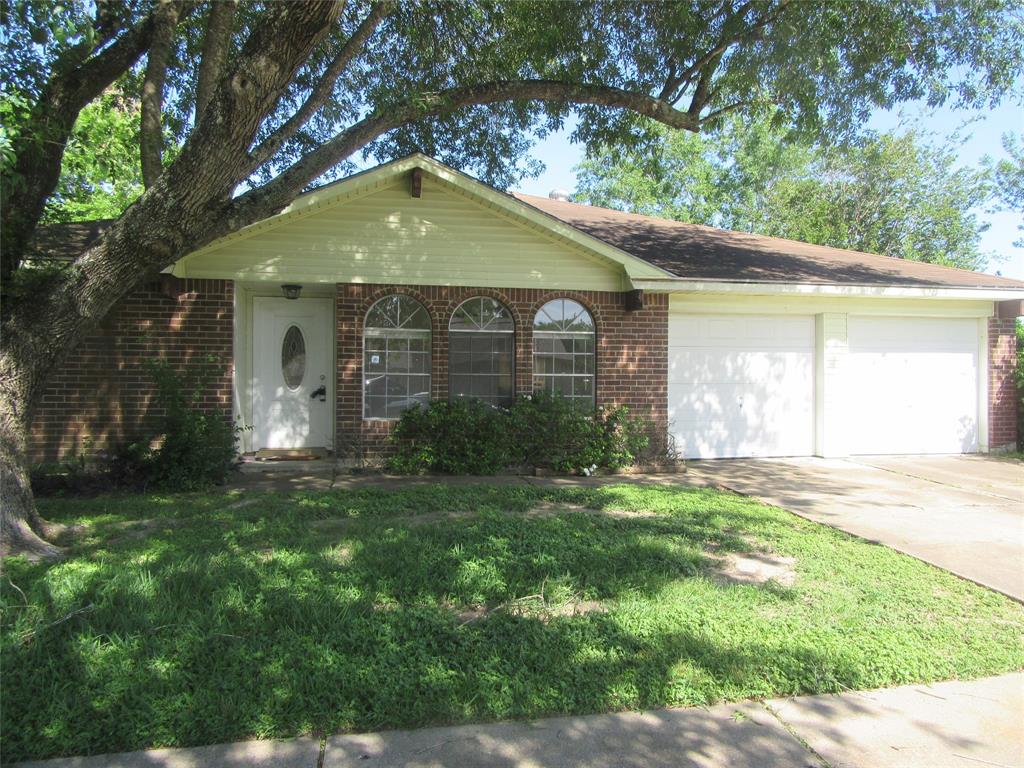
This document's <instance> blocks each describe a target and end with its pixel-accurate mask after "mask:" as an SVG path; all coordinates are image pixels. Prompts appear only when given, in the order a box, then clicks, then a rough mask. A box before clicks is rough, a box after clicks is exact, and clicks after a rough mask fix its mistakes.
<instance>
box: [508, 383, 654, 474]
mask: <svg viewBox="0 0 1024 768" xmlns="http://www.w3.org/2000/svg"><path fill="white" fill-rule="evenodd" d="M509 419H510V424H509V434H511V435H512V436H513V444H514V445H515V446H516V447H517V448H518V451H519V454H518V456H520V457H522V460H521V462H520V463H523V464H528V465H530V466H534V467H541V468H544V469H551V470H554V471H556V472H568V473H581V472H585V473H590V472H593V471H595V470H597V469H620V468H622V467H626V466H629V465H630V464H632V463H633V462H634V461H635V460H636V459H637V458H638V457H639V456H640V455H641V454H642V453H643V451H644V450H645V449H646V448H647V445H648V442H649V438H648V436H647V429H648V427H649V425H648V424H647V423H646V422H644V421H643V420H641V419H634V418H631V417H630V415H629V409H628V408H627V407H625V406H616V407H614V408H608V407H605V406H600V407H599V408H598V409H597V413H596V414H590V413H587V412H585V411H583V410H582V409H581V408H580V407H579V405H578V404H576V403H574V402H573V401H572V400H569V399H567V398H564V397H561V396H558V395H551V394H549V393H546V392H537V393H535V394H533V395H529V396H527V397H523V398H520V399H519V400H517V401H516V403H515V405H513V407H512V409H511V411H510V412H509Z"/></svg>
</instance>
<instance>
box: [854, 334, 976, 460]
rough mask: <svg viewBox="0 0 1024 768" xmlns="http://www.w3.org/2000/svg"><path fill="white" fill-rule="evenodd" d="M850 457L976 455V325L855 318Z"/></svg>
mask: <svg viewBox="0 0 1024 768" xmlns="http://www.w3.org/2000/svg"><path fill="white" fill-rule="evenodd" d="M849 322H850V336H849V340H850V359H849V365H848V371H849V376H850V387H849V391H850V414H851V418H850V430H851V433H850V439H849V450H850V453H854V454H864V453H971V452H972V451H977V450H978V442H979V440H978V413H979V407H978V375H979V366H978V360H979V338H978V321H977V320H974V319H969V320H966V319H960V318H956V319H953V318H930V317H918V318H911V317H854V316H851V317H850V321H849Z"/></svg>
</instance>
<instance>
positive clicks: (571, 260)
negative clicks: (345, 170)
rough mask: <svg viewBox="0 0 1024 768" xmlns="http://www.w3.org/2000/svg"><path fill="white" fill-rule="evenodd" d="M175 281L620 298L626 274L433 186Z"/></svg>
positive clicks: (235, 246)
mask: <svg viewBox="0 0 1024 768" xmlns="http://www.w3.org/2000/svg"><path fill="white" fill-rule="evenodd" d="M175 274H178V275H179V276H187V277H209V278H226V279H234V280H240V281H245V282H259V281H272V282H298V283H337V282H355V283H402V284H421V285H474V286H477V285H479V286H494V287H508V288H513V287H522V288H526V287H542V288H563V289H573V288H578V289H581V290H610V291H619V290H622V289H623V288H624V287H626V276H625V271H624V269H623V267H622V266H621V265H619V264H614V263H611V262H610V261H607V260H605V259H604V258H602V257H599V256H595V255H593V254H589V253H586V252H584V251H583V249H582V248H577V247H575V246H572V245H570V244H569V243H566V242H562V241H560V240H558V239H557V238H555V237H554V236H549V235H546V234H544V233H543V232H541V231H540V230H538V229H535V228H532V227H529V226H526V225H524V224H521V223H519V222H515V221H513V220H511V219H510V218H508V217H507V216H506V215H504V214H503V213H500V212H498V211H496V210H493V209H490V208H487V207H485V206H483V205H481V204H479V203H477V202H475V201H472V200H470V199H469V198H468V197H466V196H465V195H463V194H460V193H458V192H456V191H454V190H451V189H448V188H446V187H444V186H442V185H441V184H440V183H438V182H434V181H432V180H429V179H427V178H425V179H424V181H423V194H422V197H420V198H413V197H411V195H410V194H409V186H408V182H405V183H401V184H396V185H394V186H391V187H389V188H386V189H383V190H380V191H377V192H375V193H372V194H368V195H365V196H362V197H357V198H356V199H353V200H349V201H346V202H343V203H339V204H335V205H330V206H326V207H325V208H323V209H322V210H318V211H314V212H312V213H310V214H308V215H304V216H301V217H298V218H295V219H292V220H290V221H288V222H285V223H283V224H281V225H279V226H276V227H267V228H266V229H265V230H259V229H257V230H255V231H254V232H253V233H252V234H251V235H249V236H247V237H239V238H234V239H229V240H226V241H225V242H224V243H223V244H222V245H220V246H218V247H216V248H215V249H214V250H211V251H208V252H205V253H204V252H200V253H198V254H196V255H194V256H190V257H186V258H185V259H184V260H182V262H180V263H179V265H178V267H177V268H176V269H175Z"/></svg>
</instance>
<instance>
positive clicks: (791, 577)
mask: <svg viewBox="0 0 1024 768" xmlns="http://www.w3.org/2000/svg"><path fill="white" fill-rule="evenodd" d="M712 558H713V560H714V561H715V564H714V565H713V566H712V567H711V577H712V578H714V579H715V580H716V581H719V582H721V583H725V584H752V585H755V586H763V585H765V584H767V583H769V582H775V583H776V584H779V585H780V586H783V587H791V586H793V584H794V583H795V582H796V571H795V570H794V566H795V565H796V558H794V557H782V556H780V555H776V554H774V553H771V552H729V553H727V554H724V555H712Z"/></svg>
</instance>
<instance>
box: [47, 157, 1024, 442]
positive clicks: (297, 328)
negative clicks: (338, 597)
mask: <svg viewBox="0 0 1024 768" xmlns="http://www.w3.org/2000/svg"><path fill="white" fill-rule="evenodd" d="M63 227H64V228H63V229H61V228H59V227H57V228H51V229H49V230H47V231H45V232H43V233H42V235H41V239H40V242H41V245H40V246H39V247H40V248H41V249H42V250H44V251H48V252H49V253H51V254H54V255H57V256H59V255H60V254H59V252H60V250H61V248H62V247H63V248H65V249H70V251H71V252H74V249H77V248H80V247H81V246H82V244H83V243H84V242H87V241H88V240H89V239H90V238H93V237H96V236H97V234H98V233H99V231H100V230H101V229H102V226H101V225H96V224H89V223H87V224H81V225H63ZM1022 300H1024V282H1019V281H1014V280H1008V279H1003V278H1000V277H993V276H990V275H985V274H979V273H974V272H969V271H963V270H957V269H950V268H946V267H940V266H935V265H931V264H922V263H915V262H908V261H902V260H897V259H892V258H887V257H883V256H876V255H871V254H864V253H856V252H852V251H844V250H839V249H835V248H828V247H822V246H815V245H808V244H805V243H799V242H793V241H788V240H781V239H777V238H769V237H761V236H757V235H750V234H742V233H737V232H726V231H722V230H717V229H713V228H709V227H702V226H694V225H689V224H681V223H678V222H670V221H663V220H659V219H653V218H648V217H643V216H636V215H631V214H626V213H621V212H617V211H610V210H605V209H600V208H595V207H590V206H585V205H577V204H574V203H571V202H568V201H565V200H558V199H549V198H538V197H532V196H528V195H509V194H505V193H503V192H499V191H497V190H495V189H492V188H491V187H488V186H487V185H485V184H482V183H480V182H478V181H476V180H474V179H472V178H470V177H469V176H466V175H464V174H462V173H459V172H457V171H455V170H453V169H451V168H449V167H447V166H445V165H443V164H441V163H439V162H437V161H435V160H433V159H431V158H429V157H426V156H424V155H421V154H415V155H412V156H409V157H406V158H404V159H401V160H397V161H395V162H391V163H388V164H385V165H382V166H379V167H377V168H375V169H373V170H370V171H366V172H364V173H360V174H357V175H355V176H351V177H349V178H346V179H344V180H341V181H339V182H336V183H333V184H330V185H327V186H324V187H322V188H320V189H317V190H315V191H312V192H310V193H307V194H305V195H303V196H301V197H299V198H298V199H297V200H295V202H294V203H293V204H292V205H291V206H289V207H288V208H287V209H286V210H284V211H282V212H281V213H280V214H278V215H275V216H272V217H270V218H268V219H266V220H264V221H260V222H258V223H256V224H253V225H252V226H249V227H247V228H245V229H243V230H241V231H239V232H236V233H234V234H231V235H228V236H226V237H224V238H222V239H220V240H217V241H216V242H213V243H211V244H210V245H208V246H206V247H204V248H202V249H201V250H199V251H197V252H195V253H192V254H190V255H188V256H186V257H185V258H183V259H181V260H180V261H179V262H178V263H176V264H175V265H174V266H173V268H171V269H170V270H168V271H167V272H166V274H163V275H161V276H160V278H159V280H157V281H154V282H153V283H151V284H149V285H147V286H146V287H145V288H144V289H143V290H140V291H138V292H136V293H134V294H132V295H131V296H129V297H127V298H126V299H125V300H124V301H123V302H121V304H120V305H119V306H118V307H117V308H116V309H115V310H114V311H113V312H112V313H111V315H110V317H109V318H108V319H107V321H106V322H105V323H104V325H103V327H102V328H101V329H100V330H99V331H98V332H97V333H95V334H93V335H92V336H90V337H89V338H88V339H87V340H85V342H84V343H82V344H81V346H80V347H79V348H78V349H77V351H76V352H75V353H74V354H73V355H72V357H71V358H70V359H69V360H68V361H67V363H66V364H65V365H64V367H63V368H62V369H61V370H60V371H57V372H55V374H54V376H53V377H52V379H51V382H50V385H49V388H48V390H47V392H46V393H45V395H44V396H43V399H42V404H41V408H40V411H39V417H38V418H37V420H36V426H35V429H34V432H33V435H32V440H33V452H34V454H35V458H37V459H53V458H56V457H57V456H60V455H62V454H67V453H69V452H75V451H80V450H83V449H85V448H89V449H91V450H97V449H100V448H104V447H111V446H113V445H114V444H116V443H118V442H122V441H125V440H128V439H130V438H131V437H132V436H134V435H135V434H137V433H138V431H139V429H140V428H141V425H142V424H143V423H144V422H145V419H146V418H147V413H148V411H149V408H150V403H151V399H152V388H151V386H150V385H149V384H148V380H147V378H146V375H145V374H144V372H143V371H142V369H141V367H140V362H141V360H142V359H144V358H146V357H151V356H163V357H166V358H169V359H172V360H176V361H182V362H183V361H185V360H187V359H189V358H193V357H195V356H197V355H204V354H215V355H217V356H219V357H221V358H222V359H224V360H226V361H229V363H230V365H228V366H227V367H226V369H225V372H224V375H223V376H222V377H221V378H220V379H219V380H218V381H216V382H214V384H212V385H211V388H210V391H209V394H208V398H207V401H206V402H207V405H208V406H209V407H210V408H213V409H221V410H223V411H224V412H225V413H231V414H232V415H233V416H234V418H236V419H237V420H238V421H239V422H240V423H241V424H243V425H245V426H247V427H251V429H248V430H246V431H245V432H244V433H243V435H242V443H243V444H242V448H243V450H244V451H247V452H251V451H260V450H272V449H288V448H328V449H331V450H334V451H335V452H336V453H337V455H338V456H339V457H342V458H344V457H352V456H365V455H373V454H375V453H379V452H380V451H381V450H382V449H383V448H384V447H385V445H386V439H387V436H388V433H389V431H390V429H391V428H392V425H393V424H394V423H395V419H396V418H397V417H398V416H399V415H400V414H401V412H402V411H403V410H404V409H406V408H408V407H409V406H411V405H413V404H416V403H425V402H427V401H428V400H430V399H444V398H454V397H479V398H482V399H484V400H486V401H489V402H492V403H495V404H503V403H507V402H509V401H510V400H511V399H512V398H514V397H515V396H516V395H522V394H526V393H529V392H531V391H533V390H535V389H548V390H558V391H561V392H563V393H565V394H566V395H568V396H571V397H573V398H576V399H578V400H580V401H581V402H584V403H586V404H611V403H622V404H625V405H628V406H629V408H630V409H631V410H632V411H633V413H635V414H638V415H640V416H643V417H645V418H646V419H649V420H650V422H651V424H652V430H653V436H654V438H655V441H656V442H658V443H660V444H663V445H664V444H665V443H666V442H669V443H670V444H671V445H672V446H674V448H675V450H677V451H679V452H680V453H681V454H682V455H684V456H686V457H690V458H697V457H699V458H713V457H734V456H808V455H818V456H844V455H850V454H870V453H973V452H987V451H993V450H998V449H1003V448H1006V447H1009V446H1011V445H1013V444H1014V442H1015V440H1016V432H1015V430H1016V394H1015V390H1014V382H1013V365H1014V350H1015V340H1014V319H1015V318H1016V317H1017V316H1018V315H1020V314H1021V304H1022ZM553 439H557V438H556V437H554V436H553Z"/></svg>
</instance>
